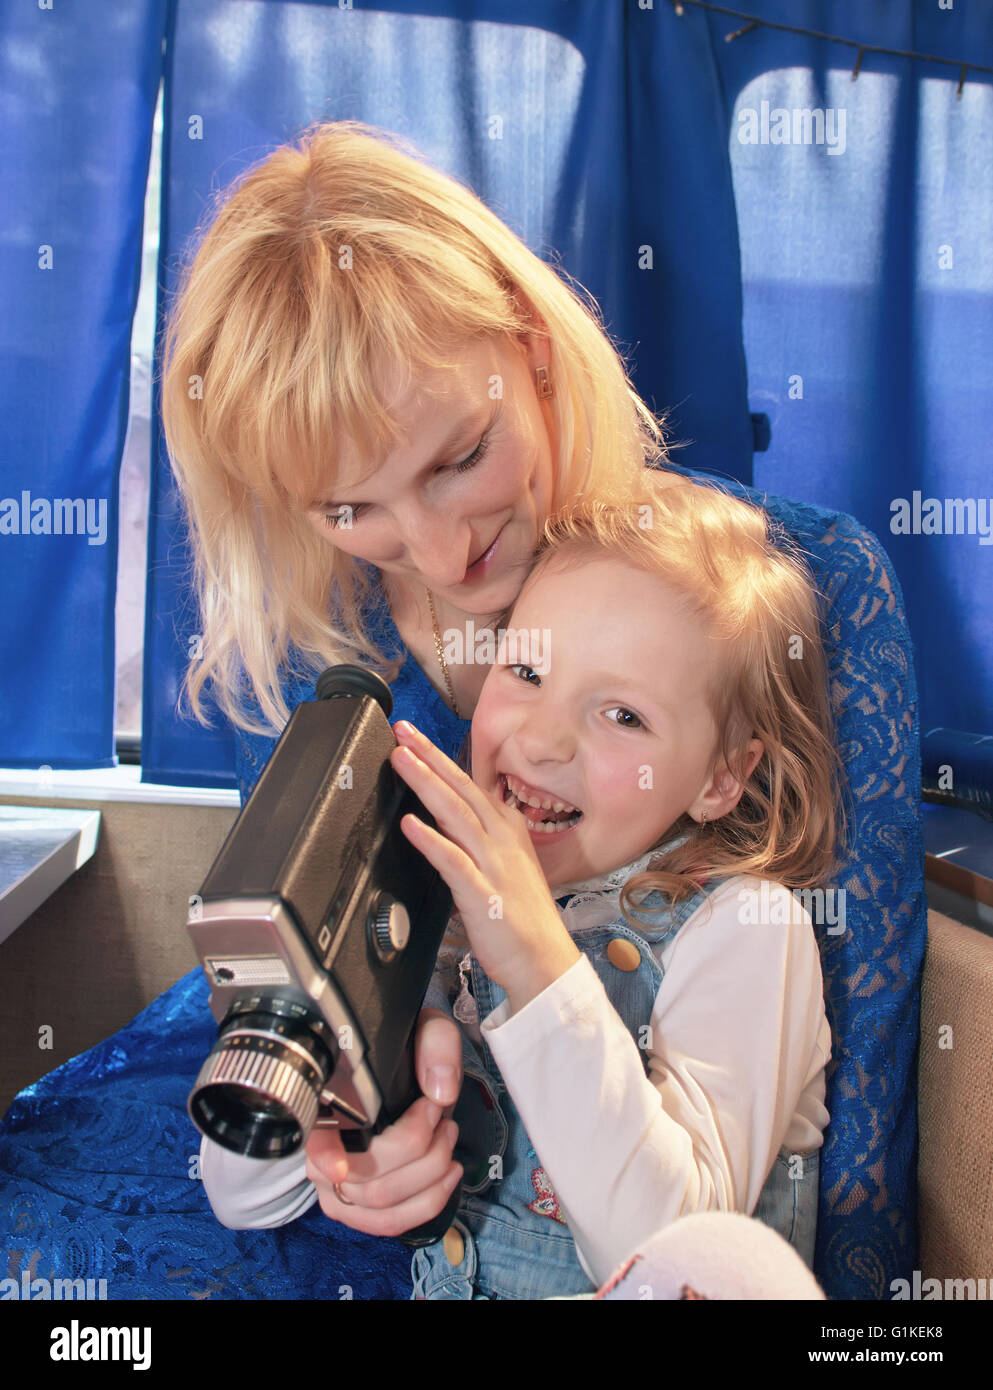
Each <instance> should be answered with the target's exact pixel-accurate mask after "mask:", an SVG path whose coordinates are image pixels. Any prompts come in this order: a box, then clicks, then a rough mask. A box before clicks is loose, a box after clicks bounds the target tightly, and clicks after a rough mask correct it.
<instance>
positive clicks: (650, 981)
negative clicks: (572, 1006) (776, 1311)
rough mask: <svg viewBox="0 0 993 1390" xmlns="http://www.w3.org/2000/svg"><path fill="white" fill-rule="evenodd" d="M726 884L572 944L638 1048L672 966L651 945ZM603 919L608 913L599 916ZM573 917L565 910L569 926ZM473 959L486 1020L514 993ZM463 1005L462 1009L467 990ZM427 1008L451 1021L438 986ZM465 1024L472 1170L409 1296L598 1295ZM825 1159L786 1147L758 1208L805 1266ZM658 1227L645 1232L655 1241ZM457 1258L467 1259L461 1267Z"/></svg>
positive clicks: (464, 1126) (422, 1253)
mask: <svg viewBox="0 0 993 1390" xmlns="http://www.w3.org/2000/svg"><path fill="white" fill-rule="evenodd" d="M722 881H723V882H726V881H727V880H726V879H725V880H720V879H718V880H715V881H714V882H712V883H710V884H709V885H705V886H704V887H703V888H702V889H700V890H699V891H698V892H697V893H695V894H694V895H693V897H692V898H690V899H686V900H684V901H682V902H680V903H679V904H677V905H676V906H675V907H672V906H670V905H669V904H668V901H667V900H666V899H665V898H664V897H663V896H662V895H661V894H660V893H658V892H654V891H653V892H651V893H649V894H647V895H645V896H644V898H643V899H642V900H641V901H640V902H639V903H638V906H637V909H636V912H635V915H636V916H638V917H639V918H641V917H644V918H645V919H646V922H653V923H654V924H653V925H646V926H644V927H642V928H639V929H638V930H635V929H634V928H633V927H631V926H630V925H629V924H628V922H627V921H626V920H625V919H624V917H623V915H622V914H621V913H620V910H619V909H618V910H617V913H616V917H614V918H613V920H611V921H610V922H609V923H608V924H606V925H594V926H587V927H582V926H580V927H578V928H577V929H575V930H571V932H570V934H571V936H572V939H573V941H574V942H575V943H576V946H577V947H578V948H579V950H580V951H582V953H583V954H584V955H585V956H586V957H587V959H588V960H589V961H590V962H591V964H592V965H593V968H594V969H595V970H596V973H597V975H598V976H599V977H600V979H601V981H602V982H603V985H604V988H605V990H606V993H607V997H608V998H609V999H610V1002H611V1003H612V1004H613V1006H614V1008H615V1009H616V1010H617V1013H618V1014H619V1016H620V1017H621V1019H622V1020H623V1022H624V1024H625V1025H626V1026H627V1028H628V1029H629V1031H630V1033H631V1035H632V1037H633V1038H634V1041H635V1043H636V1044H638V1042H639V1029H640V1028H641V1026H642V1025H647V1024H649V1022H650V1020H651V1016H652V1010H653V1007H654V1005H655V1000H656V997H657V995H658V992H659V988H660V986H661V983H662V977H663V973H664V972H663V970H662V967H661V965H659V963H658V961H657V960H656V958H655V956H654V955H653V953H652V951H651V950H649V949H647V947H646V943H651V944H652V945H653V946H656V947H657V946H659V945H660V943H662V942H667V941H669V940H670V939H671V938H673V937H674V936H675V934H676V933H677V932H678V931H679V929H680V928H681V927H682V926H683V925H684V923H685V922H687V921H688V920H689V918H690V917H691V916H692V914H693V913H694V912H695V911H696V909H697V908H698V907H700V905H701V904H702V903H703V902H704V900H705V899H706V897H707V896H708V895H709V893H711V892H713V890H714V889H715V888H716V887H718V886H719V884H720V883H721V882H722ZM639 896H640V895H639ZM596 898H602V894H590V893H587V894H573V895H569V894H566V895H565V896H564V897H560V898H558V899H557V900H556V901H557V904H558V906H559V907H560V908H564V907H567V906H568V905H570V904H571V905H572V906H573V907H574V908H575V907H577V906H578V907H580V908H581V907H582V905H583V903H584V902H591V901H593V900H594V899H596ZM615 902H616V899H615ZM603 915H604V914H603V912H601V913H600V919H601V921H602V918H603ZM569 916H570V914H569V913H568V912H565V913H564V920H565V921H566V923H567V925H568V924H569ZM578 920H581V917H580V918H579V919H578ZM618 938H622V939H623V940H625V941H630V942H632V943H633V944H634V945H635V946H636V947H637V948H638V952H639V955H640V959H641V963H640V965H638V966H637V968H634V969H620V968H618V966H616V965H614V964H612V963H611V961H610V960H609V958H608V956H607V947H608V945H609V944H610V943H611V942H612V941H616V940H617V939H618ZM470 959H471V975H470V976H468V978H467V979H466V985H467V986H468V987H469V988H470V989H471V994H472V997H473V1000H474V1001H475V1006H476V1011H477V1012H478V1019H479V1022H480V1023H481V1022H482V1021H483V1019H485V1018H486V1016H487V1015H488V1014H489V1013H490V1012H491V1011H492V1010H493V1009H495V1008H497V1006H498V1005H499V1004H501V1003H502V1002H503V1000H504V999H505V998H506V995H505V993H504V991H503V990H502V989H501V988H500V986H499V985H497V984H495V983H494V982H493V981H492V980H490V979H489V977H488V976H487V975H486V973H485V971H484V970H483V969H482V967H481V966H480V964H479V962H478V961H477V960H476V958H475V957H474V956H472V957H470ZM470 979H471V984H470ZM460 1002H461V1003H462V1005H463V1006H464V1004H465V1002H466V1000H465V991H463V998H462V1000H461V1001H460ZM424 1003H425V1005H429V1006H431V1007H434V1008H440V1009H443V1010H444V1011H445V1012H447V1013H448V1014H449V1015H453V1016H454V1014H453V1001H451V1000H449V999H448V998H446V997H445V993H444V991H443V990H441V989H440V988H439V987H437V985H436V984H435V983H434V982H433V983H432V987H431V989H430V990H429V991H428V995H427V996H426V998H425V1000H424ZM470 1010H471V1001H470ZM463 1016H464V1014H463ZM461 1031H462V1066H463V1083H462V1090H461V1093H460V1096H459V1099H458V1101H457V1102H456V1105H455V1109H454V1111H453V1116H452V1117H453V1119H454V1120H455V1122H456V1123H457V1124H458V1126H459V1137H458V1140H457V1142H456V1146H455V1150H454V1155H453V1156H454V1159H455V1161H456V1162H458V1163H461V1164H462V1165H463V1168H464V1173H463V1177H462V1194H463V1195H462V1201H461V1203H460V1205H459V1209H458V1215H457V1216H456V1218H455V1220H454V1222H453V1226H454V1231H453V1232H450V1234H449V1236H448V1237H446V1239H445V1241H444V1242H442V1241H438V1242H437V1243H436V1244H434V1245H430V1246H426V1247H423V1248H421V1249H419V1250H416V1251H415V1252H414V1255H413V1259H412V1266H411V1274H412V1278H413V1283H414V1288H413V1292H412V1294H411V1298H412V1299H494V1298H517V1299H543V1298H553V1297H559V1298H561V1297H570V1296H571V1297H576V1296H582V1295H586V1296H592V1294H593V1293H594V1292H595V1291H596V1289H597V1287H598V1286H597V1285H595V1284H593V1283H591V1281H590V1280H589V1278H588V1277H587V1275H586V1273H585V1271H584V1270H583V1268H582V1266H581V1265H580V1263H579V1259H578V1257H577V1254H576V1247H575V1244H574V1241H573V1238H572V1235H571V1233H570V1231H569V1227H568V1226H567V1225H566V1223H565V1219H564V1217H563V1216H562V1214H561V1213H560V1211H559V1208H558V1202H557V1199H556V1197H555V1193H554V1191H553V1189H552V1186H551V1182H550V1179H549V1178H548V1176H547V1174H546V1173H545V1171H544V1169H543V1168H542V1166H541V1160H540V1158H539V1157H538V1155H537V1154H536V1153H535V1151H534V1149H533V1148H532V1146H531V1142H530V1140H529V1139H528V1136H527V1133H526V1131H525V1129H524V1125H523V1123H522V1122H521V1119H520V1116H519V1114H518V1113H517V1110H516V1107H515V1106H514V1104H513V1102H512V1100H511V1098H510V1095H509V1093H508V1091H507V1088H506V1086H505V1085H504V1084H503V1080H502V1077H501V1075H500V1072H499V1070H498V1068H497V1065H496V1063H495V1061H494V1059H493V1055H492V1053H491V1052H490V1049H489V1047H488V1046H487V1045H486V1043H485V1040H484V1042H483V1043H482V1045H481V1046H477V1045H476V1044H475V1043H474V1042H473V1040H472V1039H471V1038H470V1037H468V1035H467V1033H466V1031H465V1030H464V1029H463V1030H461ZM484 1037H485V1035H484ZM639 1055H640V1056H641V1057H642V1060H643V1063H644V1067H645V1074H646V1075H648V1071H649V1063H648V1053H647V1051H646V1050H645V1049H644V1048H643V1047H639ZM819 1155H820V1150H819V1149H816V1150H814V1151H812V1152H811V1153H809V1154H802V1155H796V1154H793V1155H790V1154H789V1153H788V1152H786V1151H781V1152H780V1153H779V1154H778V1155H777V1157H776V1161H775V1162H774V1163H773V1166H772V1171H771V1172H770V1174H769V1176H768V1178H767V1180H766V1183H765V1186H764V1188H763V1189H762V1192H761V1193H760V1195H759V1200H758V1203H757V1205H756V1208H755V1211H754V1212H753V1213H752V1215H754V1216H755V1217H758V1218H759V1219H760V1220H762V1221H764V1222H765V1223H766V1224H768V1225H770V1226H771V1227H772V1228H773V1229H774V1230H776V1231H778V1232H779V1233H780V1235H782V1236H783V1237H784V1238H785V1239H786V1240H787V1241H789V1242H790V1244H791V1245H793V1247H794V1248H795V1249H796V1250H797V1252H798V1253H799V1254H800V1256H801V1257H802V1258H803V1259H804V1260H805V1262H806V1263H807V1265H808V1267H809V1266H810V1265H811V1264H812V1261H813V1255H814V1237H815V1234H816V1222H817V1195H818V1191H817V1189H818V1171H819ZM497 1160H499V1161H497ZM454 1232H457V1233H458V1235H455V1234H454ZM652 1234H654V1232H652V1231H649V1230H646V1231H645V1239H646V1241H647V1239H648V1238H649V1236H651V1235H652ZM459 1237H461V1240H460V1239H459ZM627 1253H628V1254H634V1253H635V1252H634V1251H633V1250H632V1251H629V1252H627ZM453 1259H458V1261H459V1263H457V1264H453V1263H452V1262H451V1261H452V1260H453Z"/></svg>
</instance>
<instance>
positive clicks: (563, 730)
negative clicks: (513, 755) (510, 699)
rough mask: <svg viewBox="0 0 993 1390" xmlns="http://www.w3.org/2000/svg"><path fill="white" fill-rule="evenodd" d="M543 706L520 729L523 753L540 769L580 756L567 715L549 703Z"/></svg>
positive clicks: (518, 740)
mask: <svg viewBox="0 0 993 1390" xmlns="http://www.w3.org/2000/svg"><path fill="white" fill-rule="evenodd" d="M543 706H544V707H543V708H542V709H536V708H535V709H531V710H529V711H528V712H527V713H526V714H525V715H524V716H523V717H522V720H521V723H520V725H519V726H518V729H517V742H518V745H519V747H520V750H521V753H522V754H523V755H524V757H525V758H526V759H527V762H528V765H529V766H530V767H533V768H536V769H537V768H539V767H540V766H541V764H542V763H549V762H551V763H567V762H570V761H571V760H572V758H573V757H574V756H575V752H576V738H575V734H574V733H573V731H572V727H571V724H570V721H569V718H568V716H567V714H566V712H565V711H564V710H561V709H558V708H553V707H552V705H551V704H548V703H545V702H543ZM524 780H525V781H527V778H525V779H524ZM536 780H538V781H540V780H541V779H540V778H537V777H536Z"/></svg>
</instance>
